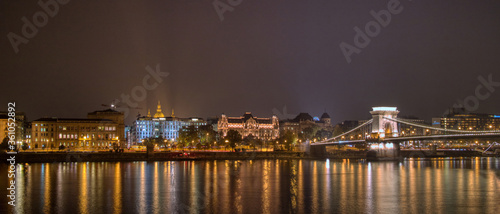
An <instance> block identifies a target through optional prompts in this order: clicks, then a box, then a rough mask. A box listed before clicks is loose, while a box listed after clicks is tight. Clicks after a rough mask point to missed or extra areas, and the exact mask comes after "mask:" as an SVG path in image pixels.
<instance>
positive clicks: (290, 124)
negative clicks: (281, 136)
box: [280, 112, 333, 134]
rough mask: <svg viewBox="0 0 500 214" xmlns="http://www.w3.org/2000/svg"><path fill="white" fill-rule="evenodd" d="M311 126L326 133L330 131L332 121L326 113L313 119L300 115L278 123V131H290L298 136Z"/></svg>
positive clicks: (309, 116) (307, 115) (308, 115)
mask: <svg viewBox="0 0 500 214" xmlns="http://www.w3.org/2000/svg"><path fill="white" fill-rule="evenodd" d="M312 126H318V127H320V128H321V129H325V130H327V131H332V130H333V126H332V120H331V118H330V115H328V113H326V112H325V113H323V115H321V118H316V119H315V118H314V117H312V116H311V115H310V114H308V113H300V114H298V115H297V116H296V117H295V118H294V119H287V120H282V121H280V131H282V132H284V131H291V132H293V133H295V134H299V133H300V132H302V131H304V129H306V128H308V127H312Z"/></svg>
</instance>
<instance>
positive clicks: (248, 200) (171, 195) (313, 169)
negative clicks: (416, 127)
mask: <svg viewBox="0 0 500 214" xmlns="http://www.w3.org/2000/svg"><path fill="white" fill-rule="evenodd" d="M18 166H19V168H18V171H17V182H18V184H17V191H18V193H17V202H16V207H15V208H14V209H12V208H11V206H7V201H6V200H7V199H6V198H5V197H4V196H3V197H2V199H1V200H0V202H1V203H2V204H1V205H0V213H7V212H9V213H10V212H17V213H339V212H341V213H498V210H499V208H500V192H499V187H500V159H498V158H472V159H433V160H432V161H428V160H427V161H422V160H411V159H410V160H406V161H404V162H400V163H397V162H371V163H370V162H364V161H356V160H355V161H353V160H343V161H331V160H253V161H249V160H247V161H169V162H122V163H116V162H97V163H88V162H84V163H45V164H44V163H39V164H38V163H37V164H22V165H18ZM6 171H7V165H4V164H3V165H0V176H1V183H2V189H1V190H0V192H1V193H2V195H7V192H6V190H5V189H6V186H7V179H6V178H7V173H6Z"/></svg>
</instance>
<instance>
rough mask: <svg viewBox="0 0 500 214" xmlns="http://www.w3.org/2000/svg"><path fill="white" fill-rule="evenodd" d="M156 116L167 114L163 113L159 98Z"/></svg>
mask: <svg viewBox="0 0 500 214" xmlns="http://www.w3.org/2000/svg"><path fill="white" fill-rule="evenodd" d="M154 117H155V118H159V117H165V115H163V113H162V112H161V104H160V101H159V100H158V106H157V107H156V113H155V116H154Z"/></svg>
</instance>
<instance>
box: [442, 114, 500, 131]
mask: <svg viewBox="0 0 500 214" xmlns="http://www.w3.org/2000/svg"><path fill="white" fill-rule="evenodd" d="M432 126H434V127H438V128H444V129H455V130H468V131H489V130H500V115H494V114H478V113H451V114H448V115H446V116H444V117H441V118H432Z"/></svg>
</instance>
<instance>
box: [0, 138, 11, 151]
mask: <svg viewBox="0 0 500 214" xmlns="http://www.w3.org/2000/svg"><path fill="white" fill-rule="evenodd" d="M8 148H9V139H8V138H7V137H5V138H4V139H3V140H2V143H1V144H0V150H1V151H3V150H7V149H8Z"/></svg>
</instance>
